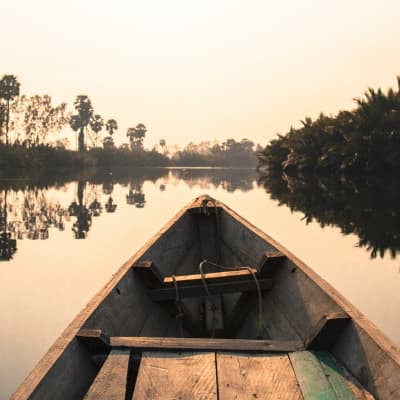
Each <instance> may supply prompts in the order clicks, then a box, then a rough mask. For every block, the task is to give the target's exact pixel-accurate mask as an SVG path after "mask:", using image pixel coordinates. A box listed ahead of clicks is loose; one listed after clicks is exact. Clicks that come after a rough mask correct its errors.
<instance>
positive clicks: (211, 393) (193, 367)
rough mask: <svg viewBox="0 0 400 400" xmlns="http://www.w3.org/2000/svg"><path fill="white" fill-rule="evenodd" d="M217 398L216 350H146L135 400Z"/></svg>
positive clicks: (136, 386)
mask: <svg viewBox="0 0 400 400" xmlns="http://www.w3.org/2000/svg"><path fill="white" fill-rule="evenodd" d="M142 399H158V400H162V399H166V400H167V399H181V400H192V399H202V400H217V380H216V367H215V355H214V353H161V352H145V353H144V354H143V356H142V361H141V363H140V368H139V373H138V377H137V380H136V385H135V390H134V393H133V397H132V400H142Z"/></svg>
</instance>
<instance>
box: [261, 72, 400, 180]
mask: <svg viewBox="0 0 400 400" xmlns="http://www.w3.org/2000/svg"><path fill="white" fill-rule="evenodd" d="M397 83H398V88H397V90H394V89H389V90H388V92H387V93H386V94H385V93H383V91H382V90H381V89H378V90H374V89H371V88H370V89H368V90H367V92H366V93H365V94H364V96H363V97H362V98H360V99H356V104H357V107H356V108H355V109H354V110H353V111H340V112H339V113H338V114H337V115H336V116H334V117H328V116H326V115H324V114H320V115H319V117H318V118H316V119H315V120H314V121H313V120H312V119H311V118H305V120H304V121H301V122H302V127H301V128H298V129H293V128H291V129H290V131H289V132H288V133H287V134H286V135H280V136H279V137H278V138H277V139H274V140H272V141H271V142H270V143H269V145H267V146H266V147H265V149H264V150H262V151H261V152H260V151H259V152H258V158H259V168H261V169H263V170H270V171H275V172H279V171H280V172H282V171H284V172H285V173H287V174H291V175H293V174H296V173H299V174H301V173H305V172H310V171H314V172H324V173H331V174H350V173H351V174H353V173H363V174H377V173H380V174H382V173H387V172H388V171H393V172H394V171H397V170H398V169H399V168H400V77H399V78H398V79H397Z"/></svg>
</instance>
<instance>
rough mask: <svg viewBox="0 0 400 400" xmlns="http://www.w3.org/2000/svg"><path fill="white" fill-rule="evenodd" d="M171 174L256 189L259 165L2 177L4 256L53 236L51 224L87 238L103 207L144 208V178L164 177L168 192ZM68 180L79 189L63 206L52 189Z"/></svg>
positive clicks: (191, 181) (0, 248)
mask: <svg viewBox="0 0 400 400" xmlns="http://www.w3.org/2000/svg"><path fill="white" fill-rule="evenodd" d="M169 178H172V179H173V180H174V179H175V180H183V181H184V182H186V183H187V184H188V185H189V186H194V185H200V186H201V187H203V188H207V187H208V188H209V187H214V188H217V187H221V188H223V189H224V190H226V191H228V192H233V191H235V190H242V191H248V190H251V189H252V188H253V187H254V182H255V178H256V174H255V172H254V170H229V169H223V170H210V169H182V170H180V169H173V170H168V169H164V168H140V169H122V168H120V169H113V170H112V171H110V170H107V171H102V170H96V169H93V170H86V171H84V172H83V173H82V172H80V173H79V174H74V173H73V172H71V171H67V172H65V173H64V174H61V175H57V176H55V175H54V176H52V175H48V174H47V175H41V174H40V173H39V174H36V175H29V173H26V174H25V175H21V174H19V175H18V176H14V177H7V178H5V177H1V176H0V260H1V261H9V260H11V259H12V257H13V256H14V254H15V253H16V252H17V241H19V240H23V239H29V240H46V239H49V237H50V232H51V230H52V229H55V230H58V231H67V232H70V231H72V233H73V237H74V238H75V239H85V238H87V236H88V234H89V231H90V229H91V227H92V225H93V223H94V221H95V220H96V218H99V217H101V215H103V213H104V212H105V213H115V212H117V210H118V204H117V203H118V201H120V202H121V201H122V202H126V204H128V205H131V206H135V207H136V208H139V209H140V208H144V207H145V205H146V194H145V192H144V189H143V185H144V183H145V182H152V183H153V184H155V183H156V182H157V181H158V180H162V183H161V184H159V187H158V189H159V190H160V192H163V191H165V190H166V189H167V184H166V182H167V181H168V179H169ZM66 185H72V186H73V188H74V190H73V194H72V195H71V194H69V196H70V197H71V198H70V199H69V201H68V203H67V204H64V205H62V204H61V203H60V202H59V201H55V200H53V197H52V196H51V195H50V193H51V192H53V193H54V191H63V190H64V189H65V187H66ZM115 185H120V186H121V187H122V188H126V193H125V195H124V197H121V196H119V197H118V198H116V199H114V198H113V196H112V195H113V191H114V186H115ZM69 193H71V191H69ZM69 227H70V229H69ZM67 228H68V229H67Z"/></svg>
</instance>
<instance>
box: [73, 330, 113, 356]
mask: <svg viewBox="0 0 400 400" xmlns="http://www.w3.org/2000/svg"><path fill="white" fill-rule="evenodd" d="M76 338H77V339H78V341H79V342H80V343H82V344H83V345H84V346H85V347H86V348H87V350H89V352H90V353H92V354H102V353H108V351H109V349H110V340H109V337H108V336H107V335H105V334H104V333H103V332H102V330H101V329H81V330H80V331H79V332H78V333H77V334H76Z"/></svg>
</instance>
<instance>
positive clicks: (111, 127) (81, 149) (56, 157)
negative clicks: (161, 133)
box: [0, 75, 261, 167]
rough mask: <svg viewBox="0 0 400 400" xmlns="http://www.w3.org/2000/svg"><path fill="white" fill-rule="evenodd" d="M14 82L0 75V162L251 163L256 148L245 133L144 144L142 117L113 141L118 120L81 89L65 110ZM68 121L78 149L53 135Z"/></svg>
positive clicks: (16, 164) (19, 164)
mask: <svg viewBox="0 0 400 400" xmlns="http://www.w3.org/2000/svg"><path fill="white" fill-rule="evenodd" d="M20 86H21V85H20V82H19V81H18V79H17V78H16V77H15V76H14V75H4V76H3V77H2V79H1V80H0V154H1V156H2V157H1V159H0V167H7V165H13V166H14V167H30V166H46V165H52V166H64V167H69V166H91V165H118V166H120V165H143V166H166V165H181V166H183V165H185V166H210V165H214V166H218V165H220V166H227V165H246V166H255V165H256V157H255V152H256V150H258V151H259V150H261V148H259V147H258V148H256V145H255V144H254V143H253V142H252V141H250V140H248V139H242V140H241V141H235V140H234V139H228V140H226V141H225V142H223V143H221V144H220V143H218V142H215V143H210V142H201V143H198V144H195V143H190V144H189V145H187V146H186V147H185V148H184V149H182V150H181V149H174V147H171V146H167V142H166V140H165V139H161V140H160V141H159V145H158V146H154V147H153V149H152V150H145V149H144V146H143V141H144V139H145V137H146V133H147V128H146V126H145V125H144V124H143V123H139V124H137V125H136V126H134V127H130V128H128V129H127V131H126V137H127V139H128V143H124V144H122V145H120V146H119V147H117V146H116V145H115V143H114V138H113V135H114V133H115V132H116V131H117V130H118V122H117V121H116V120H115V119H114V118H109V119H104V118H103V117H102V116H101V115H100V114H98V113H96V112H95V110H94V107H93V105H92V102H91V100H90V99H89V97H88V96H87V95H78V96H77V97H76V98H75V101H74V103H73V107H74V111H73V112H69V111H67V104H66V103H61V104H59V105H54V104H53V103H52V99H51V97H50V96H49V95H34V96H26V95H20ZM68 127H70V128H71V129H72V131H74V132H76V134H77V150H78V152H76V151H70V150H68V149H67V147H68V146H67V142H68V140H67V139H64V140H62V139H60V138H59V139H57V140H54V135H55V134H58V133H60V132H62V131H63V130H64V129H65V128H68ZM104 129H105V132H106V133H105V135H103V132H104ZM52 139H53V140H52Z"/></svg>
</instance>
